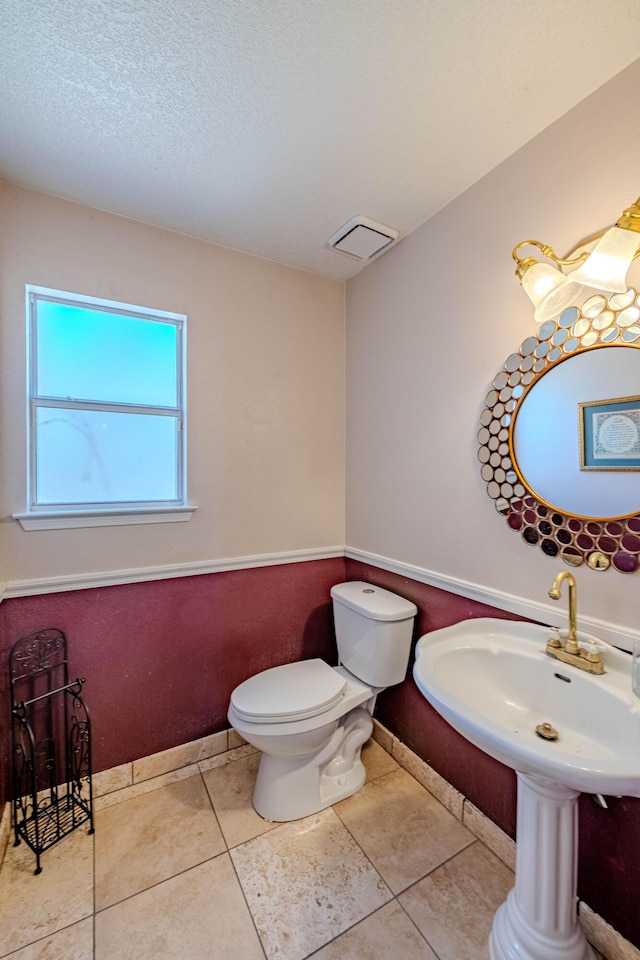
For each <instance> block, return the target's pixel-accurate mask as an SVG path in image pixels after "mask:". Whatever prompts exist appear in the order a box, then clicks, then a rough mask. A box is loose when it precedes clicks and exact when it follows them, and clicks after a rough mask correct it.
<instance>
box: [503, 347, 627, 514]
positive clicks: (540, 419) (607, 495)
mask: <svg viewBox="0 0 640 960" xmlns="http://www.w3.org/2000/svg"><path fill="white" fill-rule="evenodd" d="M638 391H640V350H637V349H635V348H634V347H626V346H624V347H623V346H621V347H615V348H614V349H612V350H608V349H605V348H604V346H601V347H600V348H598V349H593V350H587V351H584V352H582V353H579V354H577V355H576V356H575V357H571V358H569V357H565V358H564V359H563V360H562V361H561V362H559V363H557V364H556V365H555V366H552V367H550V368H549V370H548V371H546V372H545V374H544V375H543V376H541V377H539V378H538V379H537V380H536V381H535V382H534V383H533V384H532V386H531V387H530V389H529V391H528V392H527V393H526V395H525V396H524V397H523V399H522V402H521V403H520V405H519V406H518V411H517V415H516V419H515V423H514V427H513V455H514V460H515V463H516V465H517V469H518V472H519V474H520V477H521V478H522V481H523V483H524V484H525V486H526V487H527V488H528V490H530V491H531V493H532V494H533V495H534V496H536V497H538V498H539V499H540V500H541V501H544V502H545V503H547V504H549V505H550V506H551V507H552V508H553V509H554V510H559V511H561V512H563V513H567V514H577V515H578V516H580V517H585V518H589V519H591V518H593V519H603V518H606V519H610V518H613V517H622V516H629V515H631V514H634V513H637V512H638V511H640V482H639V481H640V478H639V477H638V474H637V472H635V471H637V470H638V469H639V468H640V466H639V465H640V430H638V426H637V424H636V423H634V421H638V423H640V399H638V398H636V406H635V411H636V412H635V413H634V410H633V409H629V410H628V411H626V412H618V411H616V412H617V415H616V416H615V417H614V416H613V413H612V414H611V415H610V416H609V417H607V416H606V414H607V412H608V409H609V408H613V407H618V406H622V405H623V404H625V403H626V404H627V406H628V407H629V408H631V402H630V401H629V402H627V398H631V397H633V395H634V394H635V395H637V394H638ZM616 401H619V402H618V403H616ZM584 404H592V405H593V406H594V407H597V410H598V412H597V413H596V414H595V416H597V417H599V418H600V419H599V420H597V421H596V423H600V424H601V435H600V438H599V442H600V445H601V446H602V453H603V454H606V453H615V452H616V449H615V448H616V446H617V447H618V448H619V449H618V451H617V452H618V453H619V454H620V456H617V457H614V456H611V457H607V456H604V455H603V456H602V457H601V458H600V460H598V459H595V460H589V458H587V459H588V463H586V464H585V462H584V461H585V453H588V451H585V450H584V442H585V438H584V432H585V429H588V428H589V426H590V424H589V422H586V423H585V421H584V413H585V411H584V407H583V406H582V405H584ZM581 412H582V413H583V416H582V417H581V416H580V415H579V414H580V413H581ZM587 413H590V411H587ZM593 416H594V414H591V417H593ZM613 431H617V434H618V435H617V436H616V435H614V432H613ZM589 435H590V436H592V432H591V433H590V434H589ZM609 435H610V436H609ZM592 442H593V438H592ZM608 448H613V450H612V449H608ZM614 459H615V460H617V461H618V464H617V465H616V466H611V464H610V461H611V460H614ZM589 463H591V466H589Z"/></svg>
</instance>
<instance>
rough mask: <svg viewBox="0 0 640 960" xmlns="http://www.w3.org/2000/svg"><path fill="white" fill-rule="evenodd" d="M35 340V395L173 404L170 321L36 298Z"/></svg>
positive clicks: (174, 380) (173, 334) (173, 329)
mask: <svg viewBox="0 0 640 960" xmlns="http://www.w3.org/2000/svg"><path fill="white" fill-rule="evenodd" d="M37 344H38V347H37V393H38V394H39V396H42V397H57V398H60V399H62V400H64V399H67V398H68V399H73V400H97V401H102V402H105V403H109V402H116V403H144V404H151V405H154V406H163V407H175V406H177V404H178V383H177V358H176V350H177V328H176V326H175V324H173V323H161V322H160V321H154V320H139V319H136V318H135V317H127V316H121V315H120V314H117V313H107V312H102V311H100V310H90V309H84V308H82V307H74V306H69V305H67V304H62V303H51V302H50V301H48V300H40V299H38V300H37Z"/></svg>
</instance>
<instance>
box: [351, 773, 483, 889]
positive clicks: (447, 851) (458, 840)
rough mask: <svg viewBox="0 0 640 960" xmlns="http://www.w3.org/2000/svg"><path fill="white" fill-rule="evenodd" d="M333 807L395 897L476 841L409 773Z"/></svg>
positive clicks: (389, 777)
mask: <svg viewBox="0 0 640 960" xmlns="http://www.w3.org/2000/svg"><path fill="white" fill-rule="evenodd" d="M334 809H335V811H336V813H337V814H338V816H339V817H340V819H341V820H342V821H343V823H344V824H345V825H346V826H347V827H348V829H349V830H350V831H351V833H352V834H353V836H354V837H355V839H356V840H357V842H358V843H359V844H360V846H361V847H362V849H363V850H364V852H365V853H366V855H367V856H368V857H369V859H370V860H371V862H372V864H373V865H374V867H375V868H376V870H377V871H378V872H379V873H380V874H381V876H382V877H383V879H384V880H385V882H386V883H387V884H388V885H389V886H390V887H391V889H392V890H393V892H394V893H399V892H400V891H401V890H404V889H405V888H406V887H408V886H409V885H410V884H412V883H415V882H416V880H419V879H420V878H421V877H424V876H426V874H427V873H430V872H431V871H432V870H434V869H435V868H436V867H437V866H439V865H440V864H441V863H444V861H445V860H448V859H449V858H450V857H452V856H454V855H455V854H456V853H458V852H459V851H460V850H462V849H463V848H464V847H466V846H468V845H469V844H470V843H472V842H473V841H474V839H475V838H474V837H473V835H472V834H471V833H469V831H468V830H467V829H466V828H465V827H463V826H462V824H461V823H460V822H459V821H458V820H456V819H455V817H454V816H452V814H450V813H449V812H448V810H445V808H444V807H443V806H442V804H440V803H438V801H437V800H436V799H435V798H434V797H432V796H431V794H430V793H428V792H427V791H426V790H425V789H424V787H422V786H420V784H419V783H417V782H416V781H415V780H414V779H413V777H411V776H410V775H409V774H408V773H407V772H406V770H400V769H399V770H397V771H395V772H394V773H390V774H388V775H387V776H386V777H381V778H380V779H378V780H373V781H372V782H370V783H367V784H365V786H364V787H363V788H362V790H360V791H359V792H358V793H356V794H354V795H353V796H352V797H348V798H347V799H346V800H343V801H342V802H341V803H337V804H336V805H335V807H334Z"/></svg>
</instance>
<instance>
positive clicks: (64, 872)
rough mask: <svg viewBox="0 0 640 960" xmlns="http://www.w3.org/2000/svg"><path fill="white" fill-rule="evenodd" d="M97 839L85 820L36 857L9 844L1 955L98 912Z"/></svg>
mask: <svg viewBox="0 0 640 960" xmlns="http://www.w3.org/2000/svg"><path fill="white" fill-rule="evenodd" d="M93 845H94V837H93V836H88V835H87V831H86V829H85V827H84V826H82V827H80V828H79V829H78V830H76V831H75V832H74V833H71V834H69V836H68V837H65V838H64V840H61V841H60V842H59V843H57V844H56V845H55V846H54V847H51V848H50V849H49V850H47V851H46V852H45V853H43V855H42V873H41V874H40V875H39V876H37V877H35V876H34V874H33V871H34V869H35V866H36V858H35V856H34V854H33V853H32V852H31V850H29V848H28V847H27V845H26V844H25V843H21V844H20V846H19V847H13V846H9V848H8V849H7V855H6V857H5V861H4V864H3V866H2V873H0V956H4V955H5V953H9V952H10V951H11V950H17V949H18V948H19V947H24V946H26V945H27V944H29V943H33V941H34V940H40V939H42V938H43V937H48V936H49V935H50V934H52V933H55V932H56V931H57V930H62V929H63V928H64V927H68V926H70V925H71V924H73V923H76V922H77V921H79V920H83V919H84V918H85V917H88V916H90V915H91V913H92V912H93Z"/></svg>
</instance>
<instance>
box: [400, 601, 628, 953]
mask: <svg viewBox="0 0 640 960" xmlns="http://www.w3.org/2000/svg"><path fill="white" fill-rule="evenodd" d="M549 633H550V631H549V628H547V627H541V626H538V625H536V624H531V623H519V622H513V621H508V620H494V619H478V620H467V621H463V622H462V623H458V624H455V625H454V626H452V627H446V628H445V629H443V630H434V631H433V632H432V633H428V634H426V635H425V636H423V637H421V638H420V640H419V641H418V644H417V647H416V661H415V664H414V668H413V675H414V678H415V681H416V683H417V685H418V688H419V689H420V691H421V693H422V694H423V695H424V696H425V698H426V699H427V700H428V701H429V703H431V704H432V706H433V707H435V709H436V710H437V711H438V713H440V714H441V715H442V716H443V717H444V718H445V720H447V721H448V722H449V723H450V724H451V726H452V727H454V728H455V729H456V730H457V731H458V732H459V733H461V734H462V735H463V736H464V737H466V739H467V740H469V741H470V742H471V743H473V744H475V745H476V746H477V747H480V748H481V749H482V750H484V751H485V752H486V753H488V754H489V755H490V756H492V757H495V759H496V760H500V761H502V763H505V764H507V765H508V766H510V767H512V768H513V769H514V770H515V771H516V772H517V775H518V815H517V841H518V844H517V853H516V882H515V887H514V889H513V890H512V891H511V892H510V894H509V896H508V897H507V899H506V901H505V902H504V903H503V904H502V906H501V907H500V908H499V910H498V912H497V913H496V917H495V920H494V924H493V929H492V932H491V938H490V941H489V951H490V955H491V960H592V958H593V956H594V955H593V951H592V950H591V948H590V947H589V945H588V944H587V941H586V939H585V936H584V933H583V931H582V928H581V926H580V924H579V922H578V917H577V910H576V905H577V900H576V879H577V878H576V873H577V866H576V864H577V831H578V821H577V800H578V796H579V795H580V793H581V792H586V793H593V794H608V795H611V796H623V795H624V796H631V797H640V699H638V698H637V697H635V696H634V695H633V693H632V690H631V658H630V657H629V656H628V654H625V653H623V652H622V651H620V650H616V649H615V647H611V646H609V645H607V646H606V648H605V651H604V653H603V660H604V666H605V670H606V673H604V674H603V675H602V676H593V675H591V674H588V673H584V672H583V671H581V670H578V669H576V668H575V667H573V666H565V665H564V664H562V663H559V662H558V661H557V660H554V659H552V658H551V657H548V656H547V655H546V654H545V645H546V641H547V639H548V637H549ZM579 639H580V635H579ZM544 724H546V725H548V726H546V727H543V728H542V730H541V732H542V733H543V734H544V735H546V736H554V734H556V733H557V739H543V737H541V736H540V734H539V733H536V728H537V727H541V726H542V725H544Z"/></svg>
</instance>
